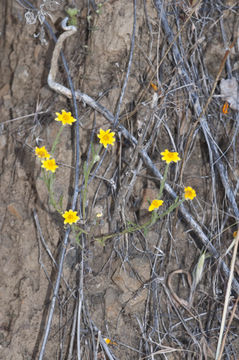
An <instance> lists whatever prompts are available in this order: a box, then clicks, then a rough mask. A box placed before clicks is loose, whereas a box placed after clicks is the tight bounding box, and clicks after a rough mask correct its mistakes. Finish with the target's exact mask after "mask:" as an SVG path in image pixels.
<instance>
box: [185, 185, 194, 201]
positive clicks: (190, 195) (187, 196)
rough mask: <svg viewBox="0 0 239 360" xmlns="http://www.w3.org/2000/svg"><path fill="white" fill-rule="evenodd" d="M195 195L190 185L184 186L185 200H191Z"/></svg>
mask: <svg viewBox="0 0 239 360" xmlns="http://www.w3.org/2000/svg"><path fill="white" fill-rule="evenodd" d="M196 196H197V194H196V191H195V190H194V189H193V188H191V186H188V187H185V189H184V197H185V199H186V200H188V199H189V200H193V199H194V198H195V197H196Z"/></svg>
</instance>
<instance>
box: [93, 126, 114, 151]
mask: <svg viewBox="0 0 239 360" xmlns="http://www.w3.org/2000/svg"><path fill="white" fill-rule="evenodd" d="M114 135H115V133H114V132H113V131H112V132H110V129H108V130H106V131H104V130H103V129H100V133H99V134H98V135H97V136H98V138H99V139H100V144H102V145H103V146H104V147H105V148H107V145H112V146H113V145H114V142H115V138H114Z"/></svg>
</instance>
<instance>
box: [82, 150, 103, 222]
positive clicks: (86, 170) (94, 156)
mask: <svg viewBox="0 0 239 360" xmlns="http://www.w3.org/2000/svg"><path fill="white" fill-rule="evenodd" d="M91 149H92V160H91V162H90V163H89V166H88V167H87V163H86V162H85V163H84V176H85V186H84V191H83V199H82V205H83V209H82V215H83V220H85V219H86V200H87V190H88V180H89V176H90V173H91V170H92V168H93V166H94V164H95V163H96V161H97V160H96V159H97V157H98V155H99V152H100V146H99V147H98V149H97V151H96V152H95V151H94V147H93V145H92V147H91Z"/></svg>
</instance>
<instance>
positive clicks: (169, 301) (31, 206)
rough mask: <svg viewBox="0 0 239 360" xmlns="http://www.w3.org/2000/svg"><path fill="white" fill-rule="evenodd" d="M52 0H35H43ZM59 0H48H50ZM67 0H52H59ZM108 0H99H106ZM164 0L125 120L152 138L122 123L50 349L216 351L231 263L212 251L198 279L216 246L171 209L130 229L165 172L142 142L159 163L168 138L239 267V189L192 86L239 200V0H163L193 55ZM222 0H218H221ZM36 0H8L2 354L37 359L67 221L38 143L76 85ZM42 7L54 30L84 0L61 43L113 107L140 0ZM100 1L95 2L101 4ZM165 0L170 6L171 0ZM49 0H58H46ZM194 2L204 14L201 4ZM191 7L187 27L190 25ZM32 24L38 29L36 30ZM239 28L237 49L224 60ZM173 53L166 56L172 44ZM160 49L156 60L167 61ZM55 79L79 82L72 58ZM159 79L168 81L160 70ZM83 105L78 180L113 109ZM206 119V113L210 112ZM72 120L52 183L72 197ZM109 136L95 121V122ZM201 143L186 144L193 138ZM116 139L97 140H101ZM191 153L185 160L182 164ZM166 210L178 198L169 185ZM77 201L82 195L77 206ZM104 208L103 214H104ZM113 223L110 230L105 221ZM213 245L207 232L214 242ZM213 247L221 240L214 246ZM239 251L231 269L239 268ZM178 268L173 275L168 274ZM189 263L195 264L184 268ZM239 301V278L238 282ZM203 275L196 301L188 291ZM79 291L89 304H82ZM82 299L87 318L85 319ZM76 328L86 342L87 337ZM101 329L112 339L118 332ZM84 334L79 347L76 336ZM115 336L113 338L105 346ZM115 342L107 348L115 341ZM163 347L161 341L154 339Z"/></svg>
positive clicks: (3, 72)
mask: <svg viewBox="0 0 239 360" xmlns="http://www.w3.org/2000/svg"><path fill="white" fill-rule="evenodd" d="M43 3H44V2H43V1H41V0H37V1H35V2H34V4H33V5H34V6H35V7H36V8H37V9H40V5H42V4H43ZM46 3H47V2H46ZM52 3H54V2H52ZM100 3H101V4H102V6H100V5H99V4H100ZM158 3H159V2H158V1H143V0H138V1H137V7H136V14H137V16H136V36H135V47H134V52H133V60H132V65H131V69H130V75H129V79H128V84H127V88H126V92H125V95H124V98H123V101H122V104H121V109H120V117H119V122H120V124H121V125H122V126H123V127H124V128H125V129H127V130H128V132H129V133H130V134H131V135H133V136H134V137H135V138H136V139H137V141H138V142H139V143H140V141H141V139H143V136H144V135H146V136H145V137H144V139H143V141H142V143H141V144H140V146H139V147H135V145H133V144H132V142H130V140H129V139H126V138H125V137H124V135H123V133H122V131H119V128H116V129H115V130H114V131H115V133H116V144H115V146H114V147H112V148H111V149H110V150H109V151H108V153H107V154H106V156H105V158H104V161H103V163H102V165H101V167H100V168H99V170H98V172H97V173H96V176H95V177H94V179H93V181H92V182H91V183H90V184H89V185H88V200H87V207H86V213H87V218H86V220H85V221H81V222H80V226H81V227H82V228H84V230H85V231H86V232H87V234H88V235H86V236H82V235H81V237H80V238H79V240H78V241H77V240H76V238H75V236H74V235H73V233H72V232H71V234H70V237H69V241H68V244H67V248H66V256H65V260H64V266H63V273H62V279H61V284H60V288H59V291H58V294H57V300H56V307H55V310H54V315H53V321H52V323H51V326H50V334H49V337H48V339H47V344H46V348H45V349H44V356H43V357H42V359H44V360H47V359H51V360H52V359H77V353H78V359H79V358H81V359H83V360H85V359H90V360H91V359H92V360H93V359H121V360H126V359H129V360H131V359H132V360H133V359H144V358H147V359H148V358H149V359H170V360H171V359H204V358H205V359H206V358H207V359H214V358H215V352H216V348H217V343H218V337H219V331H220V326H221V318H222V310H223V304H224V298H225V293H226V285H227V281H228V274H226V273H225V271H223V269H222V268H221V267H220V266H219V261H218V258H216V257H215V254H213V253H212V252H210V251H211V250H210V251H209V253H210V257H208V258H207V259H206V260H205V264H204V270H203V275H202V279H201V281H200V282H199V284H198V286H197V287H196V290H195V291H192V287H190V283H188V282H190V279H189V277H190V276H192V277H193V276H194V275H193V274H194V272H193V269H194V268H195V265H196V264H197V262H198V259H199V257H200V252H201V251H202V250H203V249H205V243H203V241H202V238H201V237H200V234H199V233H198V232H197V229H195V228H192V226H191V225H190V223H189V222H188V221H187V219H186V218H185V216H184V214H183V213H182V212H179V211H178V210H174V211H173V212H171V213H170V214H169V215H167V216H166V217H164V218H163V220H161V221H157V223H156V224H155V225H154V226H153V227H152V228H150V230H149V231H148V232H144V231H135V232H134V233H129V232H128V233H125V234H123V235H122V234H121V235H120V234H119V232H120V231H122V230H123V229H125V228H126V227H127V226H128V225H127V224H128V222H129V221H132V222H134V223H139V224H143V223H144V222H145V221H147V220H149V219H150V215H149V212H148V201H151V200H152V199H154V198H157V194H158V191H159V187H160V180H159V178H157V177H156V175H155V173H154V172H153V171H152V168H150V167H149V166H148V164H147V163H146V162H145V161H142V160H143V158H142V156H141V155H140V154H139V153H140V151H141V149H145V151H147V153H148V155H149V157H150V159H151V160H152V162H153V164H154V166H155V167H156V168H157V169H158V170H159V171H160V173H161V174H163V172H164V168H165V165H164V163H163V162H162V161H161V155H160V152H162V151H163V150H164V149H166V148H168V149H169V150H172V151H177V152H178V153H179V155H180V157H181V158H182V159H183V160H184V162H180V163H179V164H177V165H175V164H173V165H170V170H169V175H168V178H167V183H168V184H169V185H170V186H171V188H173V189H174V191H175V192H176V193H177V194H179V196H181V194H182V193H183V189H184V187H185V186H192V187H193V188H194V189H196V192H197V197H196V199H194V200H193V201H192V202H187V203H186V204H185V207H186V210H187V212H188V214H189V216H190V217H191V218H192V219H194V220H195V221H196V222H197V223H198V224H199V227H200V229H201V230H202V231H203V232H204V234H205V236H206V237H207V239H208V241H209V242H210V244H212V245H213V246H214V247H215V249H216V251H217V254H218V255H219V256H221V257H223V260H224V263H225V264H226V265H227V266H228V267H230V263H231V259H232V250H231V251H230V252H229V253H226V251H227V249H228V247H229V246H230V244H231V242H232V240H233V238H232V233H233V231H235V230H236V229H237V226H236V224H237V222H238V213H237V210H236V209H235V207H233V200H232V201H231V200H230V197H229V196H228V195H227V191H226V188H225V183H223V180H222V177H221V173H220V169H219V168H218V167H217V159H216V158H215V153H214V152H213V150H212V149H213V148H212V145H210V144H209V143H208V142H207V139H206V135H205V133H204V132H203V130H202V129H203V127H202V126H203V125H202V123H199V122H198V123H197V126H195V127H194V124H196V122H197V121H198V119H199V116H198V115H199V114H197V112H196V110H195V109H196V108H195V103H193V102H194V100H195V98H193V96H191V95H192V94H193V93H195V94H196V95H197V96H198V100H199V102H200V106H201V109H203V108H204V107H205V105H206V103H207V100H208V99H209V100H210V101H209V104H208V106H207V107H206V108H205V117H206V121H207V122H208V124H209V128H210V131H211V134H210V135H211V136H212V137H213V140H214V142H215V143H216V144H217V147H218V150H219V154H220V155H222V156H221V161H222V163H223V165H224V167H225V169H224V170H223V171H225V170H226V171H228V178H229V180H228V184H229V185H230V187H231V189H232V192H233V193H234V200H235V201H236V200H238V195H237V189H238V174H239V170H238V169H239V168H238V162H239V161H238V150H239V148H238V121H239V118H238V111H236V110H233V109H231V108H230V107H229V109H228V112H227V113H226V114H224V113H223V112H222V107H223V104H224V101H223V100H222V99H221V98H220V96H218V95H220V88H219V83H218V84H217V87H216V88H215V92H214V93H213V96H211V97H210V92H211V91H212V89H213V85H214V83H215V80H216V79H217V76H218V74H219V72H220V70H222V72H221V73H220V74H219V76H218V80H221V79H222V78H230V77H232V76H233V77H236V78H237V81H238V68H239V57H238V53H239V43H238V38H236V36H238V35H237V34H238V33H237V31H238V26H239V25H238V15H239V14H238V13H239V7H238V2H237V0H230V1H229V0H228V1H224V2H221V1H219V0H218V1H217V0H216V1H214V2H212V1H209V0H206V1H203V4H202V5H201V7H199V8H198V9H197V11H196V12H193V13H192V14H191V11H192V6H191V4H192V3H195V1H186V0H185V1H184V0H182V1H181V0H180V1H177V2H174V1H172V2H168V4H167V2H164V3H165V4H164V10H165V11H166V18H167V20H168V23H169V26H170V28H171V29H172V31H173V34H174V35H175V34H177V32H178V30H180V29H181V30H182V31H181V33H180V35H179V37H178V38H177V39H174V43H176V44H177V47H178V49H179V52H180V54H181V56H182V59H183V62H182V64H183V68H184V69H186V71H187V73H188V74H189V76H190V79H191V84H188V83H187V79H186V78H185V77H184V74H183V73H182V67H181V65H180V63H179V62H178V61H177V59H175V52H174V51H175V48H174V46H172V47H171V48H170V50H169V53H168V54H166V52H167V50H168V48H169V43H170V42H169V41H168V37H167V35H166V33H165V28H164V23H163V21H162V19H160V18H159V17H160V16H159V13H158V12H157V4H158ZM212 3H213V5H212ZM24 4H25V5H26V3H25V2H24V1H20V0H19V1H14V0H9V1H7V0H2V1H1V4H0V11H1V19H2V21H1V29H0V31H1V34H0V35H1V36H0V49H1V51H0V59H1V64H0V104H1V106H0V198H1V202H0V261H1V262H0V263H1V273H0V286H1V291H0V294H1V297H0V359H3V360H13V359H14V360H21V359H22V360H30V359H38V358H39V354H40V351H41V349H42V342H43V338H44V334H45V331H46V326H47V319H48V316H49V310H50V307H51V302H52V298H53V289H54V287H55V284H56V279H57V274H58V264H59V261H60V256H61V253H62V249H63V247H62V244H63V239H64V236H65V232H66V229H65V228H64V226H63V220H62V217H61V216H60V214H58V213H57V212H56V211H55V209H54V207H53V206H52V205H51V204H50V203H49V196H48V192H47V190H46V187H45V184H44V182H43V180H42V171H41V167H40V162H39V161H38V160H37V159H36V157H35V154H34V149H35V147H36V146H43V145H44V146H46V148H47V149H50V148H51V146H52V144H53V141H54V139H55V137H56V134H57V132H58V130H59V126H60V125H59V123H57V122H56V121H54V118H55V112H60V111H61V110H62V109H66V110H67V111H71V112H72V113H73V114H74V106H73V103H72V101H71V100H70V99H67V98H65V97H64V96H63V95H60V94H57V93H56V92H54V91H53V90H52V89H50V88H49V86H48V84H47V76H48V73H49V69H50V63H51V58H52V52H53V49H54V46H55V44H54V41H53V40H52V38H51V36H50V35H49V33H48V30H47V28H45V35H43V38H42V39H41V41H40V36H38V37H37V36H36V34H40V33H41V32H42V30H43V28H44V27H42V26H41V25H40V22H39V20H37V21H36V23H35V24H32V25H30V24H26V20H25V16H24V14H25V13H26V11H27V9H24V6H22V5H24ZM59 4H60V6H58V7H56V8H54V9H53V8H51V9H48V8H47V7H46V6H47V4H45V8H44V9H45V10H46V11H47V12H48V13H49V14H50V16H51V17H50V16H48V15H46V20H47V21H48V22H49V24H50V26H51V27H52V29H53V32H54V33H55V34H56V36H59V35H60V34H61V33H62V30H61V29H60V27H59V22H60V19H62V18H64V17H65V16H66V12H65V8H66V7H67V6H70V7H75V8H77V9H78V15H77V28H78V31H77V33H76V35H74V36H72V37H71V38H69V39H67V41H66V43H65V44H64V49H63V50H64V54H65V57H66V59H67V63H68V66H69V68H70V73H71V78H72V80H73V83H74V87H75V89H80V91H82V92H84V93H86V94H88V95H89V96H90V97H92V98H93V99H95V100H96V101H97V102H98V103H100V104H101V105H103V106H104V107H105V108H107V109H108V110H109V111H110V112H111V113H112V114H115V111H116V108H117V104H118V101H119V97H120V94H121V90H122V85H123V82H124V80H125V75H126V71H127V67H128V59H129V53H130V48H131V36H132V31H133V23H134V2H133V1H129V0H103V1H101V2H100V1H96V2H95V1H87V0H76V1H70V0H68V1H59ZM94 4H95V6H94ZM166 4H167V6H166ZM48 6H49V1H48ZM190 14H191V15H190ZM188 17H190V20H189V21H188V23H187V24H186V26H185V28H182V26H183V25H184V24H185V22H186V20H187V19H188ZM34 35H35V36H34ZM234 40H235V43H234V46H233V47H232V49H231V53H230V55H229V56H228V57H227V62H226V64H225V65H223V67H222V68H220V67H221V66H222V61H223V58H224V55H225V53H226V50H227V48H228V46H229V45H230V44H231V43H232V42H233V41H234ZM164 56H165V58H164ZM161 59H163V60H162V64H160V67H159V68H158V64H159V63H160V61H161ZM59 66H60V68H59V72H58V74H57V82H59V83H60V84H64V85H65V86H66V87H69V85H68V82H67V76H66V73H65V71H64V67H63V65H62V62H60V63H59ZM150 82H153V83H154V84H155V85H157V87H158V89H157V91H155V89H153V87H152V86H151V85H150ZM78 111H79V117H80V123H81V126H80V183H79V186H80V196H79V197H78V202H77V209H78V210H79V209H80V208H81V206H82V186H81V185H82V184H83V164H84V161H85V160H86V158H87V154H88V151H89V144H90V141H91V139H92V131H93V129H94V131H95V133H97V132H98V130H99V128H103V129H108V128H111V129H112V124H109V121H108V120H107V119H106V117H104V116H103V115H102V114H100V113H99V112H97V111H94V110H93V109H92V108H91V107H90V106H87V105H86V104H84V103H83V102H79V103H78ZM200 124H201V125H200ZM74 129H75V127H74V126H72V127H65V129H64V131H63V133H62V136H61V140H60V144H59V145H58V146H57V149H56V152H55V154H54V156H55V158H56V159H57V163H58V165H59V169H58V170H57V172H56V180H55V183H54V193H55V196H56V198H57V199H58V200H59V199H60V197H61V195H63V202H62V207H63V209H69V208H70V207H71V203H72V196H73V192H74V173H75V167H76V164H75V150H76V137H75V131H74ZM93 143H94V145H95V147H97V137H96V135H94V136H93ZM188 145H189V146H188ZM102 154H103V151H102V152H101V153H100V155H101V156H102ZM182 164H183V165H182ZM163 199H164V210H165V209H166V208H167V207H169V206H170V205H171V204H172V203H173V201H174V200H173V199H172V197H170V195H169V194H168V193H167V192H166V191H164V193H163ZM79 211H80V210H79ZM99 212H102V214H103V216H102V218H97V217H96V214H97V213H99ZM109 233H113V234H115V236H113V237H112V238H110V239H108V240H106V241H105V242H104V244H103V245H102V243H100V242H99V241H97V240H96V237H100V236H101V235H102V236H103V235H106V234H109ZM208 248H209V249H210V246H209V247H208ZM207 250H208V249H207ZM238 265H239V264H238V262H237V263H236V266H235V270H234V274H235V277H236V276H237V275H238ZM174 270H180V271H181V273H175V274H174V275H173V277H172V283H170V282H169V281H168V277H169V274H170V273H172V272H173V271H174ZM186 275H188V277H187V276H186ZM233 286H234V287H233V289H232V291H231V298H230V303H229V309H230V311H228V317H227V322H226V325H227V324H228V321H229V318H230V316H231V315H232V308H233V306H234V304H235V299H236V298H238V295H239V293H238V292H237V290H238V288H237V287H236V285H235V284H234V285H233ZM190 291H191V295H192V302H191V303H190V304H189V297H190ZM79 304H80V306H79ZM79 308H80V315H79V318H80V319H81V324H80V327H77V325H76V328H75V329H74V321H75V320H76V317H77V311H78V310H79ZM238 315H239V314H238V311H237V312H235V314H234V315H233V318H232V322H231V324H230V329H229V332H228V334H227V336H226V341H225V347H224V351H223V357H222V358H225V359H238V358H239V349H238V336H239V334H238ZM77 336H78V337H79V343H80V346H81V349H80V350H79V349H77V340H76V339H77ZM102 338H108V339H111V343H109V344H108V345H107V344H106V343H104V340H102ZM71 341H72V346H73V347H72V351H71V345H70V344H71ZM104 344H105V346H104ZM107 352H108V354H107ZM152 354H155V355H152Z"/></svg>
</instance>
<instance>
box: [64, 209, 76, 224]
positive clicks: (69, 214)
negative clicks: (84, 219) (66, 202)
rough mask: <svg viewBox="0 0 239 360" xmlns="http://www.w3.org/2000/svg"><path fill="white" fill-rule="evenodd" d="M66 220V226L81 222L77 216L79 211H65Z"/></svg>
mask: <svg viewBox="0 0 239 360" xmlns="http://www.w3.org/2000/svg"><path fill="white" fill-rule="evenodd" d="M62 216H63V218H64V219H65V220H64V224H70V225H72V224H75V223H76V222H77V221H78V220H80V218H79V216H78V215H77V211H73V210H71V209H70V210H69V211H65V212H64V214H62Z"/></svg>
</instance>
